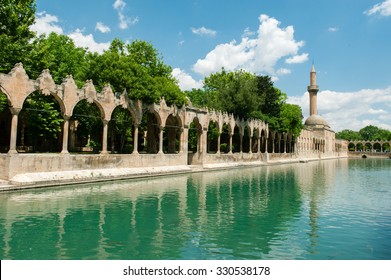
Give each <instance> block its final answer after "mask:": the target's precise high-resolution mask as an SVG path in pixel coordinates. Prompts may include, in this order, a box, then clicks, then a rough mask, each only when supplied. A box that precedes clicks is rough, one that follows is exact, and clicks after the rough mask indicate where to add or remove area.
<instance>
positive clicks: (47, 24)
mask: <svg viewBox="0 0 391 280" xmlns="http://www.w3.org/2000/svg"><path fill="white" fill-rule="evenodd" d="M58 22H59V19H58V18H57V16H54V15H50V14H47V13H46V12H42V13H38V14H37V16H36V20H35V23H34V24H33V25H32V26H31V27H30V28H31V30H33V31H35V32H37V34H38V35H41V34H46V35H48V34H50V33H52V32H55V33H57V34H63V35H67V36H68V37H69V38H71V39H72V40H73V42H74V43H75V45H76V46H78V47H82V48H88V50H89V51H91V52H98V53H102V52H103V51H104V50H106V49H108V48H109V47H110V42H106V43H98V42H96V41H95V39H94V36H93V35H92V34H87V35H85V34H83V31H82V30H81V29H76V30H75V31H72V32H71V33H69V34H65V33H64V30H63V28H62V27H61V26H59V25H58V24H57V23H58Z"/></svg>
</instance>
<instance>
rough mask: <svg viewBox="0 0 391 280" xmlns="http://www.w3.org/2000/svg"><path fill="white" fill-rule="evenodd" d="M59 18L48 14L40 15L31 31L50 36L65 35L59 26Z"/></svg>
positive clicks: (42, 13)
mask: <svg viewBox="0 0 391 280" xmlns="http://www.w3.org/2000/svg"><path fill="white" fill-rule="evenodd" d="M58 22H59V20H58V18H57V17H56V16H53V15H50V14H47V13H46V12H41V13H38V14H37V16H36V18H35V22H34V24H33V25H31V26H30V29H31V30H32V31H34V32H36V33H37V35H38V36H39V35H41V34H50V33H52V32H54V33H57V34H63V33H64V31H63V29H62V28H61V27H60V26H59V25H58Z"/></svg>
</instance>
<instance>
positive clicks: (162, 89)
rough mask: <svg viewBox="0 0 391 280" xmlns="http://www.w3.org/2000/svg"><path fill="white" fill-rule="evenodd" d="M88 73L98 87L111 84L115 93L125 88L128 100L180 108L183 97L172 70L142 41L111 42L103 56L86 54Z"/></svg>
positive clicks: (183, 101) (153, 49) (154, 50)
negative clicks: (165, 103)
mask: <svg viewBox="0 0 391 280" xmlns="http://www.w3.org/2000/svg"><path fill="white" fill-rule="evenodd" d="M88 60H89V65H90V67H89V72H88V74H87V76H88V77H89V78H91V79H93V81H94V83H95V84H96V85H98V86H99V87H103V86H104V85H106V84H110V85H111V86H112V88H113V90H114V91H115V92H122V91H124V90H125V89H126V90H127V92H128V95H129V98H131V99H141V100H143V101H144V102H146V103H156V102H159V101H160V99H161V98H162V97H164V98H165V100H166V102H167V103H168V104H177V105H179V106H180V105H183V104H184V103H185V101H186V99H185V94H184V93H182V91H181V90H180V89H179V86H178V84H177V82H176V81H175V79H174V78H173V77H172V75H171V67H170V66H168V65H166V64H164V63H163V60H162V59H161V58H160V57H159V55H158V53H157V51H156V49H155V48H154V47H153V46H152V45H151V44H149V43H147V42H144V41H138V40H136V41H133V42H132V43H130V44H125V43H124V42H122V41H121V40H119V39H114V40H113V42H112V43H111V46H110V48H109V49H108V50H106V51H105V52H104V53H103V54H102V55H99V54H97V53H94V54H89V55H88Z"/></svg>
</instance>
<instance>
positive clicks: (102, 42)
mask: <svg viewBox="0 0 391 280" xmlns="http://www.w3.org/2000/svg"><path fill="white" fill-rule="evenodd" d="M32 29H33V30H35V31H36V32H37V33H49V32H56V33H60V34H65V35H68V36H70V37H71V38H72V39H73V40H74V41H75V43H76V44H77V45H78V46H82V47H88V48H89V49H90V50H91V51H97V52H103V50H105V49H107V47H108V46H109V44H110V42H111V41H112V40H113V39H114V38H120V39H121V40H123V41H126V42H131V41H132V40H135V39H139V40H145V41H148V42H150V43H152V44H153V46H154V47H155V48H156V49H157V50H158V51H159V53H160V54H161V55H162V57H163V60H164V61H165V63H167V64H169V65H170V66H171V67H172V68H173V75H174V76H175V77H176V78H177V79H178V81H179V84H180V86H181V88H182V89H190V88H192V87H201V86H202V80H203V78H204V77H205V76H208V75H209V74H210V73H213V72H216V71H219V70H220V69H221V67H223V66H224V67H225V68H226V69H228V70H237V69H245V70H247V71H250V72H252V73H256V74H261V75H270V76H271V77H272V78H273V80H274V82H275V85H276V86H277V87H278V88H280V89H281V90H282V91H284V92H285V93H286V94H287V95H288V97H289V99H288V101H289V102H290V103H294V104H298V105H300V106H301V107H302V110H303V114H304V117H305V118H306V117H307V116H308V93H306V88H307V85H308V83H309V71H310V69H311V64H312V62H314V63H315V68H316V70H317V82H318V84H319V87H320V92H319V94H318V113H319V114H320V115H322V116H323V117H324V118H325V119H326V120H327V121H328V122H329V123H330V125H331V127H332V129H334V130H335V131H340V130H342V129H353V130H358V129H360V128H362V127H364V126H366V125H370V124H371V125H376V126H379V127H382V128H386V129H390V130H391V0H386V1H384V0H327V1H326V0H318V1H313V0H245V1H237V0H225V1H223V0H220V1H216V0H167V1H156V0H154V1H153V0H79V1H75V0H67V1H62V0H37V20H36V23H35V25H34V26H33V27H32Z"/></svg>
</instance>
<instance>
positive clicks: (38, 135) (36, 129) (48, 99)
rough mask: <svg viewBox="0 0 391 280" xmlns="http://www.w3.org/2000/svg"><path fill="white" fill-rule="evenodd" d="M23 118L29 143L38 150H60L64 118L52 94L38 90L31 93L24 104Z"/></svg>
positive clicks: (23, 125)
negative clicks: (38, 91)
mask: <svg viewBox="0 0 391 280" xmlns="http://www.w3.org/2000/svg"><path fill="white" fill-rule="evenodd" d="M21 120H22V122H21V124H22V125H21V126H22V127H23V128H25V131H24V133H25V135H24V136H27V139H29V141H28V144H29V145H31V146H34V147H35V149H37V150H38V151H51V152H52V151H58V149H59V147H58V145H57V144H58V138H59V135H60V132H61V128H62V122H63V119H62V117H61V113H60V107H59V105H58V104H57V102H55V101H54V98H53V97H52V96H45V95H42V94H40V93H37V92H36V93H33V94H31V95H29V96H28V97H27V99H26V101H25V103H24V105H23V111H22V113H21ZM25 144H27V143H25Z"/></svg>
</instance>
